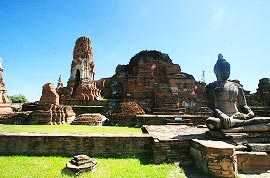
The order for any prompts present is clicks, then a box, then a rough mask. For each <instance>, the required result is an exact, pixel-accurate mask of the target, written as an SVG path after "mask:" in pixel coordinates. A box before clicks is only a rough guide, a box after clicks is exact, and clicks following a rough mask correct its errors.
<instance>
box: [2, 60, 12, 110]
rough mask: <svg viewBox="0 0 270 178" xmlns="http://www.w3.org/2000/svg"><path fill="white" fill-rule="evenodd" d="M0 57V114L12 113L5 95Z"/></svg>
mask: <svg viewBox="0 0 270 178" xmlns="http://www.w3.org/2000/svg"><path fill="white" fill-rule="evenodd" d="M2 61H3V60H2V58H0V114H10V113H12V112H13V111H12V109H11V104H10V102H9V100H8V97H7V89H6V86H5V83H4V81H3V71H4V69H3V67H2Z"/></svg>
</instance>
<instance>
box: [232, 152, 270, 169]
mask: <svg viewBox="0 0 270 178" xmlns="http://www.w3.org/2000/svg"><path fill="white" fill-rule="evenodd" d="M236 156H237V167H238V171H239V172H240V173H245V174H257V173H263V172H267V171H269V170H270V157H269V156H268V155H267V153H266V152H246V151H236Z"/></svg>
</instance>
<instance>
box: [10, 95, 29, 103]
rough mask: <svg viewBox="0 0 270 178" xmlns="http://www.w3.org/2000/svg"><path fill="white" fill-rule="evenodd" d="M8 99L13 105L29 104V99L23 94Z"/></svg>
mask: <svg viewBox="0 0 270 178" xmlns="http://www.w3.org/2000/svg"><path fill="white" fill-rule="evenodd" d="M8 99H9V101H10V102H11V103H28V100H27V98H26V97H25V96H24V95H22V94H20V95H13V96H8Z"/></svg>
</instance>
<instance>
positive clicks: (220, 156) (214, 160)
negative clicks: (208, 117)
mask: <svg viewBox="0 0 270 178" xmlns="http://www.w3.org/2000/svg"><path fill="white" fill-rule="evenodd" d="M191 145H192V147H191V148H190V153H191V155H192V156H193V158H194V161H195V165H196V167H197V168H198V169H200V170H202V171H203V172H204V173H206V174H210V175H213V176H214V177H232V178H235V177H237V175H238V169H237V157H236V153H235V148H234V146H233V145H231V144H228V143H225V142H222V141H212V140H198V139H193V140H192V142H191Z"/></svg>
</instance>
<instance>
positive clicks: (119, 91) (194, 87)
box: [98, 50, 205, 114]
mask: <svg viewBox="0 0 270 178" xmlns="http://www.w3.org/2000/svg"><path fill="white" fill-rule="evenodd" d="M98 84H99V88H100V89H101V90H102V95H103V96H104V97H105V98H118V99H121V100H123V101H132V102H137V103H138V104H139V105H140V106H141V107H142V108H143V109H144V111H145V112H146V113H148V114H149V113H154V114H169V113H174V114H175V113H178V114H183V113H184V112H186V111H187V112H189V111H190V112H193V111H194V110H197V109H199V108H200V107H201V106H203V105H205V84H204V83H200V82H197V81H196V80H195V79H194V77H193V76H192V75H189V74H187V73H184V72H182V71H181V68H180V66H179V65H178V64H173V62H172V60H171V59H170V57H169V56H168V54H164V53H161V52H159V51H154V50H152V51H146V50H145V51H141V52H140V53H138V54H136V55H135V56H134V57H132V58H131V59H130V62H129V64H127V65H118V66H117V68H116V72H115V75H114V76H112V77H111V78H106V79H102V80H101V81H100V82H98ZM187 108H188V109H187ZM161 110H165V111H161ZM191 110H193V111H191ZM183 111H184V112H183Z"/></svg>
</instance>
